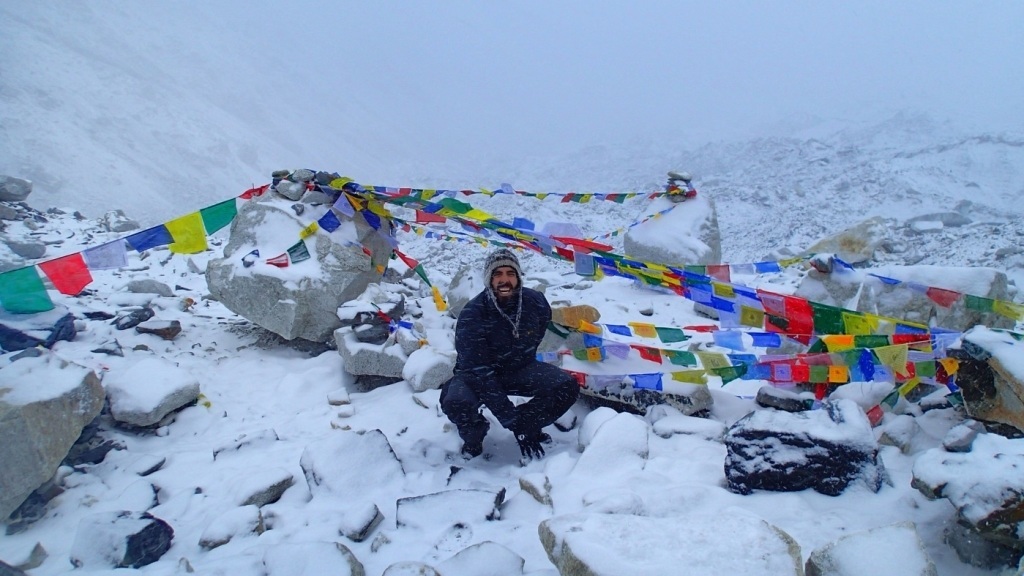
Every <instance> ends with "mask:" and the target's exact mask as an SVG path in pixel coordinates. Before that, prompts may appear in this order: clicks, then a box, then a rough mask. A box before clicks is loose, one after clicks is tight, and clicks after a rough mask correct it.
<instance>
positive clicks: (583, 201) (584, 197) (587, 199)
mask: <svg viewBox="0 0 1024 576" xmlns="http://www.w3.org/2000/svg"><path fill="white" fill-rule="evenodd" d="M593 197H594V195H593V194H583V195H581V196H580V204H586V203H587V202H590V199H591V198H593Z"/></svg>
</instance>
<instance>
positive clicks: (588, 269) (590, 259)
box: [572, 251, 597, 276]
mask: <svg viewBox="0 0 1024 576" xmlns="http://www.w3.org/2000/svg"><path fill="white" fill-rule="evenodd" d="M572 255H573V261H574V262H575V263H576V266H575V271H576V273H577V274H579V275H580V276H593V275H594V274H596V273H597V266H596V265H595V264H594V256H593V255H592V254H586V253H584V252H579V251H574V252H573V253H572Z"/></svg>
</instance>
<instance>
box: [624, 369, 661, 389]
mask: <svg viewBox="0 0 1024 576" xmlns="http://www.w3.org/2000/svg"><path fill="white" fill-rule="evenodd" d="M630 377H631V378H632V379H633V387H634V388H640V389H643V390H661V389H662V388H661V386H662V385H661V372H655V373H653V374H630Z"/></svg>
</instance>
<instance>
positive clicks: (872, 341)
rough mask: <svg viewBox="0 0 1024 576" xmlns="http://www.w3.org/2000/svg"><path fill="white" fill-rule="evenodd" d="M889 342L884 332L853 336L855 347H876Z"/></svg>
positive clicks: (886, 344)
mask: <svg viewBox="0 0 1024 576" xmlns="http://www.w3.org/2000/svg"><path fill="white" fill-rule="evenodd" d="M889 344H891V342H890V341H889V337H888V336H886V335H884V334H872V335H869V336H854V337H853V345H854V346H855V347H857V348H878V347H881V346H888V345H889Z"/></svg>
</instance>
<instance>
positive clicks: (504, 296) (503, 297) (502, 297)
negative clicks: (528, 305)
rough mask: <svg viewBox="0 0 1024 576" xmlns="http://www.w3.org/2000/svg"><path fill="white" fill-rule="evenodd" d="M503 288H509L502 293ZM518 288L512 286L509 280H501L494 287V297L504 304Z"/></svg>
mask: <svg viewBox="0 0 1024 576" xmlns="http://www.w3.org/2000/svg"><path fill="white" fill-rule="evenodd" d="M503 288H508V289H509V290H508V291H507V292H504V293H503V292H502V289H503ZM518 289H519V287H518V286H513V285H512V283H511V282H502V283H500V284H498V285H497V286H495V287H494V290H493V291H494V297H495V298H496V299H497V300H498V302H501V303H502V304H505V303H507V302H509V301H510V300H512V297H513V296H515V295H516V292H517V291H518Z"/></svg>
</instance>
